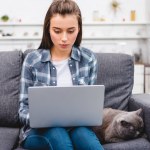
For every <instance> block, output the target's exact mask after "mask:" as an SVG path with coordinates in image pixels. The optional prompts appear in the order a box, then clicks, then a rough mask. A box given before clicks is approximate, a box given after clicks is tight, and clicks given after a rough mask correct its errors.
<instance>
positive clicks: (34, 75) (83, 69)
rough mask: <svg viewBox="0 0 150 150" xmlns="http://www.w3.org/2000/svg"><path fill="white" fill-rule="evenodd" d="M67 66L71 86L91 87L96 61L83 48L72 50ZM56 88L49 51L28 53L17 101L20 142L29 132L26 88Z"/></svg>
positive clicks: (53, 68)
mask: <svg viewBox="0 0 150 150" xmlns="http://www.w3.org/2000/svg"><path fill="white" fill-rule="evenodd" d="M68 65H69V69H70V73H71V77H72V83H73V85H91V84H94V83H95V81H96V79H97V60H96V58H95V56H94V54H93V53H92V52H91V51H90V50H88V49H85V48H81V47H80V48H77V47H73V48H72V53H71V56H70V58H69V60H68ZM42 85H47V86H57V70H56V68H55V66H54V65H53V64H52V62H51V54H50V50H46V49H38V50H36V51H33V52H31V53H29V54H28V55H27V56H26V58H25V60H24V63H23V68H22V75H21V90H20V101H19V105H20V107H19V118H20V122H21V123H22V124H23V125H24V126H23V128H22V132H21V134H20V136H21V137H20V140H21V141H22V140H24V139H25V138H26V136H27V135H28V131H30V127H29V106H28V87H30V86H42Z"/></svg>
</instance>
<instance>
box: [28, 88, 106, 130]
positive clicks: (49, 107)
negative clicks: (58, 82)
mask: <svg viewBox="0 0 150 150" xmlns="http://www.w3.org/2000/svg"><path fill="white" fill-rule="evenodd" d="M104 89H105V88H104V85H85V86H71V87H58V86H35V87H29V89H28V90H29V114H30V127H32V128H45V127H71V126H96V125H101V124H102V116H103V114H102V112H103V105H104Z"/></svg>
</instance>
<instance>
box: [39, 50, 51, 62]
mask: <svg viewBox="0 0 150 150" xmlns="http://www.w3.org/2000/svg"><path fill="white" fill-rule="evenodd" d="M41 55H42V57H41V61H42V62H47V61H50V58H51V55H50V51H49V49H42V51H41Z"/></svg>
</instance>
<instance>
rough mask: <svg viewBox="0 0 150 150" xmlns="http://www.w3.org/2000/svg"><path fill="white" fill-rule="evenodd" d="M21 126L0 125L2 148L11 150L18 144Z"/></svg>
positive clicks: (0, 146)
mask: <svg viewBox="0 0 150 150" xmlns="http://www.w3.org/2000/svg"><path fill="white" fill-rule="evenodd" d="M18 135H19V128H8V127H0V149H1V150H11V149H13V148H14V146H15V145H16V144H17V141H18Z"/></svg>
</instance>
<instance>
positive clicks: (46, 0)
mask: <svg viewBox="0 0 150 150" xmlns="http://www.w3.org/2000/svg"><path fill="white" fill-rule="evenodd" d="M51 1H52V0H0V16H2V15H4V14H7V15H9V16H10V18H11V19H13V20H16V19H20V18H21V19H22V21H23V22H43V19H44V17H45V13H46V11H47V9H48V7H49V5H50V3H51ZM111 1H112V0H92V1H89V0H76V2H77V3H78V5H79V7H80V9H81V11H82V15H83V18H84V21H91V20H92V14H93V11H94V10H98V11H99V17H104V18H105V19H106V20H107V21H111V20H117V21H122V19H123V18H125V20H126V21H129V19H130V11H131V10H135V11H136V16H137V17H136V18H137V21H143V22H144V21H146V20H147V17H148V16H147V14H146V3H147V1H149V0H118V1H119V2H120V4H121V5H120V10H119V11H118V13H117V15H116V18H114V15H113V12H112V10H111V9H110V3H111Z"/></svg>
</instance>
